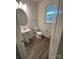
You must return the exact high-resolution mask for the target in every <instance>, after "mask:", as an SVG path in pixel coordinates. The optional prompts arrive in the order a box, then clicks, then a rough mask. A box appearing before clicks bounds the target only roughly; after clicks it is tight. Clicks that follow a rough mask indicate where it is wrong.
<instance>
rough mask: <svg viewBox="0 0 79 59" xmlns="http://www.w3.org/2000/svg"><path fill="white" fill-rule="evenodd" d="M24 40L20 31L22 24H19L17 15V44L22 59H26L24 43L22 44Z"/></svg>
mask: <svg viewBox="0 0 79 59" xmlns="http://www.w3.org/2000/svg"><path fill="white" fill-rule="evenodd" d="M23 40H24V39H23V36H22V33H21V30H20V24H19V22H18V18H17V14H16V44H17V48H18V50H19V52H20V55H21V59H26V49H25V46H24V43H23V42H22V41H23Z"/></svg>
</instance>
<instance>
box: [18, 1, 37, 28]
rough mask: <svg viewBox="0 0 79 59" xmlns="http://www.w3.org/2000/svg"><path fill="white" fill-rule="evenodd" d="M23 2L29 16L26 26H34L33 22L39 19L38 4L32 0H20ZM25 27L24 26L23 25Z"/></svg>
mask: <svg viewBox="0 0 79 59" xmlns="http://www.w3.org/2000/svg"><path fill="white" fill-rule="evenodd" d="M19 1H21V2H22V3H23V4H26V14H27V18H28V24H27V25H26V26H24V27H25V28H30V29H32V28H33V22H34V21H35V20H37V19H38V16H37V15H38V9H37V7H38V6H37V4H36V3H34V2H33V1H31V0H19ZM21 28H23V27H21Z"/></svg>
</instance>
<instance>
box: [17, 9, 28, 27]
mask: <svg viewBox="0 0 79 59" xmlns="http://www.w3.org/2000/svg"><path fill="white" fill-rule="evenodd" d="M16 14H17V18H18V21H19V24H20V26H25V25H26V24H27V21H28V20H27V15H26V14H25V12H24V11H23V10H22V9H17V10H16Z"/></svg>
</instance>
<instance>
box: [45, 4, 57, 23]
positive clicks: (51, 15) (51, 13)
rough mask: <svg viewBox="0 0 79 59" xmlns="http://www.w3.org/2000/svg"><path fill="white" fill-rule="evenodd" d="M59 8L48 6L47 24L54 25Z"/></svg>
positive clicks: (46, 13)
mask: <svg viewBox="0 0 79 59" xmlns="http://www.w3.org/2000/svg"><path fill="white" fill-rule="evenodd" d="M56 15H57V7H56V6H55V5H48V6H46V12H45V23H53V22H54V21H55V19H56Z"/></svg>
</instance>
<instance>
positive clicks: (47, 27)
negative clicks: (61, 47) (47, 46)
mask: <svg viewBox="0 0 79 59" xmlns="http://www.w3.org/2000/svg"><path fill="white" fill-rule="evenodd" d="M57 1H58V0H42V1H41V2H40V3H39V4H38V24H39V28H40V30H41V31H42V32H43V33H45V35H46V36H49V35H50V34H51V29H52V30H53V32H54V28H55V23H52V24H46V23H45V21H44V20H45V19H44V14H45V7H46V6H47V5H49V4H54V5H57V3H58V2H57Z"/></svg>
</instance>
